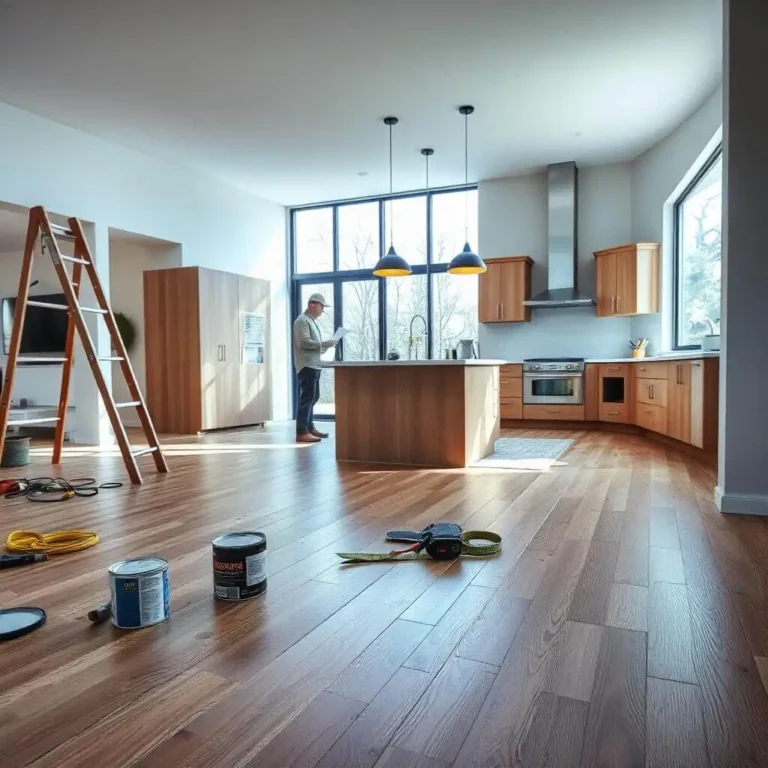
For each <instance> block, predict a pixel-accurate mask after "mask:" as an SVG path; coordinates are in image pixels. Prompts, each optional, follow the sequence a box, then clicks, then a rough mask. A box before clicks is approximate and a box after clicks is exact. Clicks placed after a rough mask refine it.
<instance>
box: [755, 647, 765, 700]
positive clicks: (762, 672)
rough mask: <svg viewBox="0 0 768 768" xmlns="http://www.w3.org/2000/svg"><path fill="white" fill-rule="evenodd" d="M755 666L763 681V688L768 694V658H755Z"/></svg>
mask: <svg viewBox="0 0 768 768" xmlns="http://www.w3.org/2000/svg"><path fill="white" fill-rule="evenodd" d="M755 664H757V671H758V672H759V673H760V679H761V680H762V681H763V688H765V692H766V693H768V657H765V656H755Z"/></svg>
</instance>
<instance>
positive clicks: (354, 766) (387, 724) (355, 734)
mask: <svg viewBox="0 0 768 768" xmlns="http://www.w3.org/2000/svg"><path fill="white" fill-rule="evenodd" d="M431 679H432V676H431V675H430V674H428V673H426V672H420V671H418V670H415V669H408V668H407V667H403V668H402V669H400V670H399V671H398V672H397V673H396V674H395V676H394V677H393V678H392V679H391V680H390V681H389V682H388V683H387V684H386V685H385V686H384V688H382V689H381V691H380V692H379V693H378V695H377V696H376V697H375V698H374V699H373V701H372V702H371V703H370V704H369V705H368V706H367V707H366V708H365V709H364V710H363V713H362V714H361V715H360V717H358V719H357V720H356V721H355V722H354V723H353V724H352V725H351V726H350V727H349V728H348V729H347V730H346V731H345V733H344V734H343V736H342V737H341V738H340V739H339V740H338V741H337V742H336V743H335V744H334V745H333V747H331V749H330V750H329V751H328V752H327V753H326V755H325V757H324V758H323V759H322V760H321V761H320V762H319V763H318V768H372V766H373V765H375V764H377V760H378V759H379V757H380V756H381V755H382V754H383V752H384V750H385V749H386V748H387V746H388V745H389V743H390V741H391V740H392V737H393V736H394V735H395V733H396V731H397V729H398V728H399V726H400V723H402V721H403V720H404V719H405V717H406V715H407V714H408V713H409V712H410V711H411V709H412V708H413V705H414V704H415V703H416V702H417V701H418V700H419V699H420V698H421V696H422V695H423V694H424V692H425V691H426V690H427V687H428V686H429V683H430V681H431Z"/></svg>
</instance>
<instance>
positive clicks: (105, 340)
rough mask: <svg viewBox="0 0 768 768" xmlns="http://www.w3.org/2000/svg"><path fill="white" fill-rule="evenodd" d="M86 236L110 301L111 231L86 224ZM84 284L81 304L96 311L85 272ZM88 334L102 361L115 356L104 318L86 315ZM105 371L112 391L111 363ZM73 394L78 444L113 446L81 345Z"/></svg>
mask: <svg viewBox="0 0 768 768" xmlns="http://www.w3.org/2000/svg"><path fill="white" fill-rule="evenodd" d="M83 228H84V230H85V236H86V238H87V239H88V245H89V246H90V249H91V254H92V256H93V259H94V263H95V266H96V271H97V272H98V274H99V278H100V280H101V285H102V287H103V288H104V292H105V293H106V294H107V298H109V229H108V228H107V226H106V225H104V224H99V223H97V224H87V223H84V225H83ZM83 273H84V274H83V281H82V285H81V287H80V303H81V304H82V305H83V306H84V307H96V306H98V305H97V303H96V297H95V296H94V293H93V290H92V288H91V283H90V280H88V278H87V276H86V275H85V270H83ZM85 321H86V323H87V324H88V330H89V331H90V333H91V338H92V339H93V342H94V344H95V346H96V350H97V353H98V355H99V356H100V357H108V356H109V355H110V354H111V349H110V346H111V345H110V340H109V333H108V332H107V326H106V324H105V322H104V318H102V317H99V316H98V315H95V314H91V313H88V314H86V315H85ZM100 367H101V371H102V373H103V374H104V378H105V379H106V382H107V387H108V389H109V390H110V391H111V389H112V367H111V365H110V363H101V364H100ZM72 383H73V391H72V394H71V395H70V398H69V402H70V404H72V405H74V406H75V420H74V421H75V424H76V425H77V426H76V431H75V433H74V435H73V438H74V441H75V442H77V443H86V444H88V445H100V446H109V445H112V444H113V443H114V435H113V433H112V428H111V426H110V424H109V418H108V417H107V413H106V410H105V409H104V403H103V402H102V399H101V396H100V395H99V390H98V387H97V386H96V380H95V379H94V378H93V373H92V372H91V368H90V366H89V365H88V361H87V360H86V358H85V353H84V352H83V348H82V346H81V344H80V342H79V339H78V343H77V345H76V349H75V370H74V375H73V377H72Z"/></svg>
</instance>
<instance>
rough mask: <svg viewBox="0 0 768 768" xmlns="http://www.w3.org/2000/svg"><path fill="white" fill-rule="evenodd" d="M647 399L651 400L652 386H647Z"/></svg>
mask: <svg viewBox="0 0 768 768" xmlns="http://www.w3.org/2000/svg"><path fill="white" fill-rule="evenodd" d="M648 399H649V400H653V384H649V385H648Z"/></svg>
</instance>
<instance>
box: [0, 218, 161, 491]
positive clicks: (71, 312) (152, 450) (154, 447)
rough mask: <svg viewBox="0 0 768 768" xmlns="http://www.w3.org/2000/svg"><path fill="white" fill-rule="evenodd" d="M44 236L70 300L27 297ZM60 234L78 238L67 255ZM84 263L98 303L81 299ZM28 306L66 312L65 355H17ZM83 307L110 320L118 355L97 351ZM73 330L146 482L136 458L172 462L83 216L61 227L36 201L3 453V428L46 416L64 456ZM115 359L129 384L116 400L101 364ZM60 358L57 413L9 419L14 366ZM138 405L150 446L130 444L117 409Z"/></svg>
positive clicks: (5, 400) (1, 405) (1, 404)
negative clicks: (166, 454)
mask: <svg viewBox="0 0 768 768" xmlns="http://www.w3.org/2000/svg"><path fill="white" fill-rule="evenodd" d="M39 235H40V236H41V238H42V243H43V246H44V247H43V251H45V250H47V251H48V253H49V254H50V255H51V259H52V261H53V266H54V268H55V270H56V274H57V275H58V278H59V282H60V283H61V287H62V289H63V291H64V296H65V297H66V302H67V303H66V304H51V303H49V302H44V301H35V300H34V299H30V298H29V289H30V277H31V275H32V264H33V261H34V252H35V247H36V245H37V239H38V236H39ZM57 237H59V238H62V239H67V240H73V241H74V255H73V256H65V255H63V254H62V253H61V250H60V249H59V243H58V240H57ZM66 262H71V263H72V265H73V266H72V275H71V276H70V275H69V273H68V272H67V269H66V265H65V263H66ZM83 267H85V272H86V273H87V274H88V277H89V278H90V281H91V285H92V286H93V292H94V294H95V296H96V303H97V304H98V307H97V308H91V307H83V306H81V305H80V302H79V295H80V284H81V281H82V278H83ZM27 307H45V308H47V309H56V310H62V311H65V312H67V314H68V316H69V322H68V324H67V338H66V344H65V349H64V356H63V357H55V358H54V357H32V356H29V357H19V352H20V350H21V339H22V333H23V330H24V318H25V316H26V311H27ZM84 312H93V313H96V314H97V315H101V316H102V317H103V318H104V320H105V321H106V323H107V329H108V330H109V336H110V339H111V342H112V349H113V350H114V351H115V352H116V353H117V354H116V356H115V357H99V356H98V353H97V351H96V347H95V346H94V343H93V339H92V338H91V334H90V332H89V330H88V326H87V325H86V322H85V318H84V317H83V313H84ZM75 330H77V332H78V334H79V335H80V341H81V343H82V345H83V350H84V351H85V356H86V358H87V359H88V364H89V365H90V366H91V371H92V372H93V377H94V379H96V385H97V386H98V388H99V392H100V393H101V398H102V400H103V401H104V407H105V408H106V411H107V414H108V415H109V421H110V423H111V424H112V429H113V430H114V433H115V437H116V438H117V444H118V446H119V447H120V452H121V453H122V455H123V461H124V462H125V466H126V469H127V470H128V475H129V476H130V478H131V482H133V483H135V484H137V485H139V484H141V482H142V479H141V473H140V472H139V467H138V464H137V463H136V459H137V458H139V457H140V456H144V455H147V454H152V458H153V459H154V461H155V466H156V467H157V471H158V472H167V471H168V465H167V464H166V461H165V457H164V456H163V452H162V450H161V448H160V442H159V441H158V439H157V433H156V432H155V427H154V425H153V424H152V419H151V418H150V416H149V411H148V410H147V405H146V403H145V402H144V396H143V395H142V393H141V390H140V389H139V385H138V383H137V382H136V376H135V375H134V373H133V368H132V366H131V361H130V360H129V359H128V353H127V352H126V349H125V345H124V344H123V339H122V337H121V336H120V332H119V330H118V328H117V322H116V321H115V316H114V315H113V314H112V310H111V308H110V306H109V303H108V302H107V298H106V296H105V295H104V290H103V288H102V286H101V281H100V280H99V276H98V274H97V273H96V268H95V266H94V264H93V258H92V255H91V251H90V248H89V247H88V241H87V240H86V239H85V234H84V233H83V226H82V224H81V223H80V220H79V219H76V218H71V219H69V227H68V228H67V227H63V226H60V225H58V224H52V223H51V221H50V219H49V218H48V213H47V212H46V210H45V208H43V207H42V206H38V207H36V208H32V209H31V210H30V212H29V227H28V228H27V240H26V246H25V249H24V262H23V265H22V268H21V277H20V279H19V292H18V295H17V297H16V308H15V313H14V319H13V331H12V333H11V345H10V350H9V353H8V362H7V366H6V370H5V380H4V382H3V389H2V393H0V456H2V452H3V448H4V446H5V433H6V429H7V428H8V427H9V426H14V425H19V426H21V425H29V424H41V423H44V422H55V423H56V434H55V436H54V441H53V457H52V460H51V463H52V464H58V463H59V462H60V461H61V453H62V448H63V445H64V424H65V419H66V415H67V400H68V398H69V385H70V381H71V377H72V363H73V361H74V356H75ZM108 361H117V362H119V363H120V368H121V369H122V373H123V376H124V377H125V381H126V383H127V385H128V391H129V392H130V396H131V400H130V401H129V402H127V403H116V402H115V400H114V398H113V397H112V393H111V392H110V391H109V387H108V386H107V383H106V381H105V380H104V375H103V374H102V372H101V368H100V366H99V363H100V362H108ZM40 362H56V363H61V364H62V365H63V369H62V374H61V394H60V396H59V408H58V414H57V415H56V416H55V417H50V418H44V419H28V420H26V421H9V420H8V415H9V413H10V408H11V392H12V390H13V382H14V378H15V376H16V366H17V365H24V364H28V363H40ZM128 407H134V408H136V409H137V411H138V414H139V419H140V420H141V426H142V428H143V430H144V435H145V437H146V440H147V445H148V447H147V448H142V449H140V450H132V449H131V445H130V443H129V442H128V434H127V433H126V431H125V427H124V426H123V422H122V421H121V420H120V416H119V414H118V409H120V408H128Z"/></svg>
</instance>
